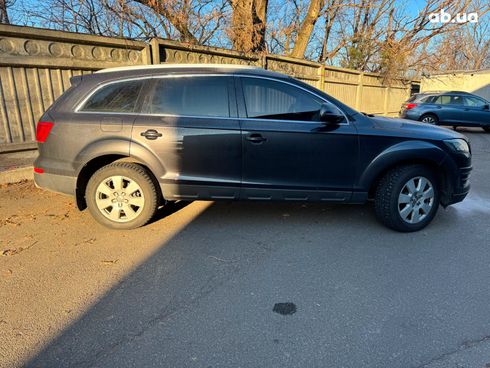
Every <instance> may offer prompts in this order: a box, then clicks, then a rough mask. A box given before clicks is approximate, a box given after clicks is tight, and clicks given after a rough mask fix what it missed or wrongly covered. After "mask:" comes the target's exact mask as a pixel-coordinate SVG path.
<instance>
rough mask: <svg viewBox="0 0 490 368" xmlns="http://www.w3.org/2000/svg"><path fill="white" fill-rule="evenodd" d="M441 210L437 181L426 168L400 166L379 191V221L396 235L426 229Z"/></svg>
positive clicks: (392, 171)
mask: <svg viewBox="0 0 490 368" xmlns="http://www.w3.org/2000/svg"><path fill="white" fill-rule="evenodd" d="M438 207H439V189H438V187H437V180H436V178H435V176H434V174H433V173H432V171H431V170H430V169H429V168H427V167H426V166H423V165H408V166H400V167H396V168H394V169H392V170H390V171H388V172H387V173H386V175H385V176H384V177H383V178H382V179H381V180H380V182H379V184H378V187H377V189H376V194H375V212H376V217H377V218H378V220H379V221H380V222H382V223H383V224H384V225H386V226H388V227H389V228H391V229H394V230H397V231H402V232H411V231H417V230H420V229H423V228H424V227H425V226H427V225H428V224H429V223H430V222H431V221H432V219H433V218H434V216H435V215H436V213H437V209H438Z"/></svg>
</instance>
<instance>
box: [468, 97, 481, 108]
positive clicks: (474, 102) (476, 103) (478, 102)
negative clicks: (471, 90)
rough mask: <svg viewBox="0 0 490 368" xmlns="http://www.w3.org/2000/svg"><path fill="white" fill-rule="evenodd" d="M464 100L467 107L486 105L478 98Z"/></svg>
mask: <svg viewBox="0 0 490 368" xmlns="http://www.w3.org/2000/svg"><path fill="white" fill-rule="evenodd" d="M464 99H465V105H467V106H475V107H483V106H485V105H486V102H485V101H484V100H481V99H479V98H476V97H470V96H467V97H465V98H464Z"/></svg>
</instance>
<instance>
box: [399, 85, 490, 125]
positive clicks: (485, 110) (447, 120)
mask: <svg viewBox="0 0 490 368" xmlns="http://www.w3.org/2000/svg"><path fill="white" fill-rule="evenodd" d="M489 104H490V103H489V102H488V101H486V100H485V99H483V98H482V97H479V96H476V95H474V94H471V93H468V92H460V91H449V92H427V93H420V94H417V95H414V96H412V98H410V99H409V100H408V101H406V102H405V103H404V104H403V105H402V108H401V111H400V117H401V118H403V119H410V120H417V121H422V122H426V123H430V124H435V125H448V126H454V127H459V126H461V127H464V126H467V127H481V128H483V129H484V130H485V131H490V105H489Z"/></svg>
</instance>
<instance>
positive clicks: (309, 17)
mask: <svg viewBox="0 0 490 368" xmlns="http://www.w3.org/2000/svg"><path fill="white" fill-rule="evenodd" d="M324 5H325V2H324V0H311V1H310V6H309V7H308V12H307V13H306V16H305V19H304V20H303V22H302V23H301V27H300V29H299V32H298V35H297V37H296V42H295V43H294V48H293V51H292V52H291V56H292V57H295V58H303V57H304V56H305V51H306V47H307V46H308V42H309V41H310V37H311V33H312V32H313V28H314V27H315V23H316V21H317V20H318V17H319V16H320V11H321V10H322V8H323V6H324Z"/></svg>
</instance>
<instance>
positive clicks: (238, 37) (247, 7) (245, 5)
mask: <svg viewBox="0 0 490 368" xmlns="http://www.w3.org/2000/svg"><path fill="white" fill-rule="evenodd" d="M267 4H268V0H232V1H231V6H232V10H233V13H232V17H231V18H232V19H231V30H230V38H231V41H232V44H233V49H235V50H238V51H242V52H250V51H252V52H255V51H265V49H266V43H265V31H266V24H267Z"/></svg>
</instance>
